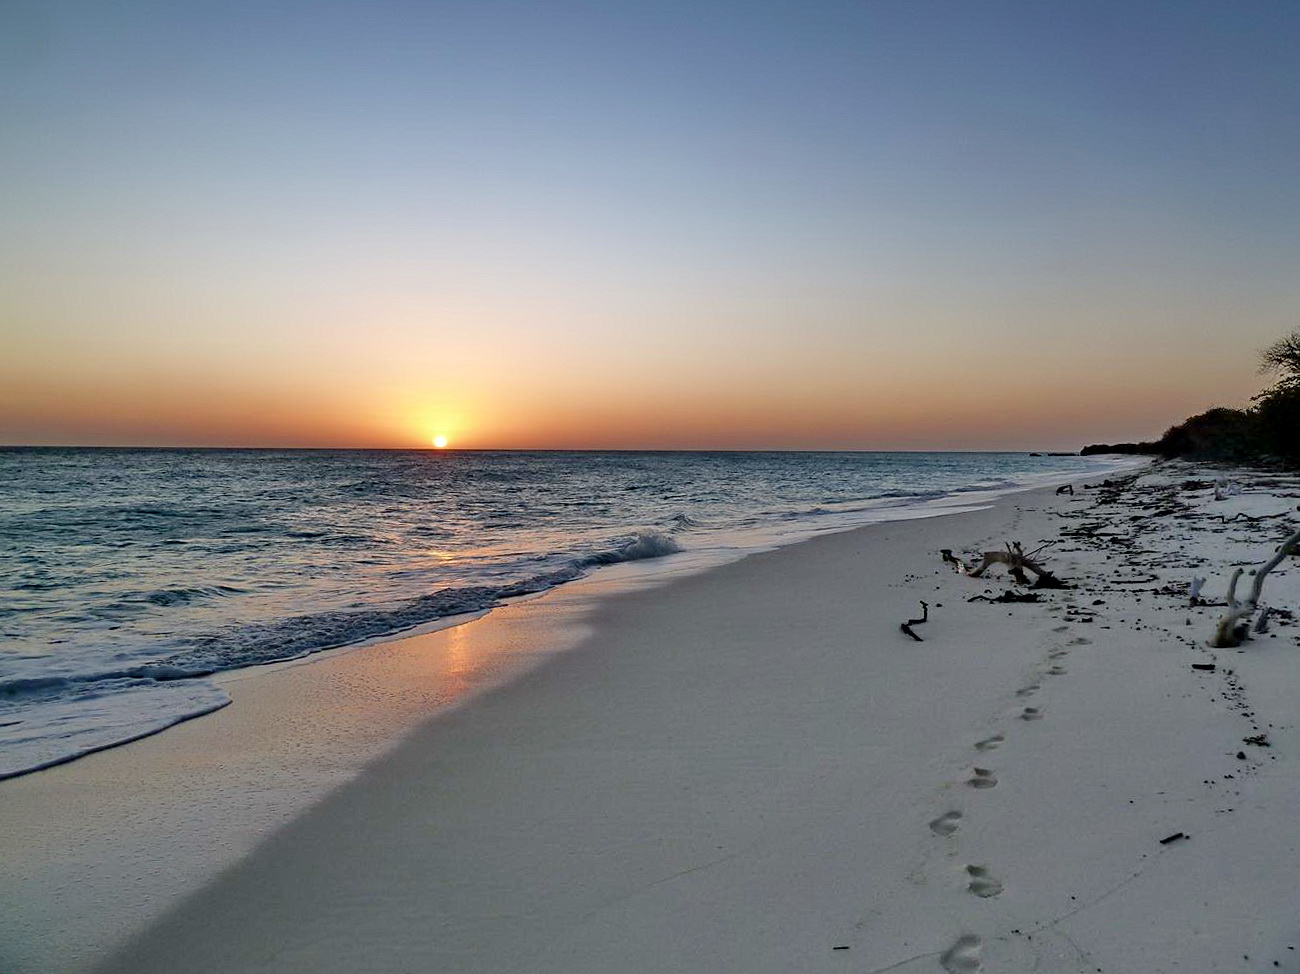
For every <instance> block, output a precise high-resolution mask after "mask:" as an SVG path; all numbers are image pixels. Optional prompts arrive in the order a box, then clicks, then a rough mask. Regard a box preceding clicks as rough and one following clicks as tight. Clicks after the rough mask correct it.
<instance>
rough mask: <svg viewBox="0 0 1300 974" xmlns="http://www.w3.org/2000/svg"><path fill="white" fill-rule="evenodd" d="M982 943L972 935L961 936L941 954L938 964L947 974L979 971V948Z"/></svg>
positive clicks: (964, 973)
mask: <svg viewBox="0 0 1300 974" xmlns="http://www.w3.org/2000/svg"><path fill="white" fill-rule="evenodd" d="M983 946H984V941H982V940H980V938H979V937H977V936H975V934H973V933H966V934H962V935H961V936H960V937H958V938H957V942H956V943H955V944H953V945H952V946H951V947H949V948H948V949H947V950H945V951H944V952H943V954H942V955H940V957H939V963H940V964H942V965H943V969H944V970H945V971H948V974H966V972H968V971H978V970H979V969H980V967H981V966H983V965H981V964H980V948H981V947H983Z"/></svg>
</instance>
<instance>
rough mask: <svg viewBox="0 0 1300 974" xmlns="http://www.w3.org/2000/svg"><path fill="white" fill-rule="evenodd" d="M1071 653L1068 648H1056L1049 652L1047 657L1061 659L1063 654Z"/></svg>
mask: <svg viewBox="0 0 1300 974" xmlns="http://www.w3.org/2000/svg"><path fill="white" fill-rule="evenodd" d="M1069 655H1070V651H1069V650H1068V649H1054V650H1052V651H1051V652H1050V653H1048V654H1047V658H1048V659H1060V658H1061V657H1062V656H1069Z"/></svg>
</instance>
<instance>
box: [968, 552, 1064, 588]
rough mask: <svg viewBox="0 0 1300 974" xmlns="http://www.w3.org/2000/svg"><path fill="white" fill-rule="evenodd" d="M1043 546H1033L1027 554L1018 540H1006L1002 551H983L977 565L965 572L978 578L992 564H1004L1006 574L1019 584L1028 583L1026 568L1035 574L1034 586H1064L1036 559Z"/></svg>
mask: <svg viewBox="0 0 1300 974" xmlns="http://www.w3.org/2000/svg"><path fill="white" fill-rule="evenodd" d="M1045 547H1046V545H1044V546H1043V547H1040V548H1035V549H1034V550H1033V551H1031V552H1029V554H1025V551H1024V549H1023V548H1022V547H1021V546H1020V542H1019V541H1011V542H1008V543H1007V546H1006V548H1005V549H1004V550H1002V551H986V552H984V556H983V559H982V560H981V561H980V563H979V565H978V566H977V567H975V568H974V569H972V570H971V571H970V572H968V573H967V574H968V575H970V576H971V578H979V577H980V576H981V575H983V574H984V572H985V571H987V570H988V569H989V568H991V567H992V566H993V565H1006V566H1007V572H1008V574H1010V575H1011V577H1012V578H1014V579H1015V580H1016V581H1017V582H1019V583H1020V584H1021V585H1028V584H1029V576H1028V575H1026V574H1025V570H1026V569H1028V570H1029V571H1031V572H1033V573H1034V575H1035V576H1036V581H1035V582H1034V585H1035V587H1036V588H1064V587H1065V584H1064V583H1063V582H1062V581H1061V580H1060V579H1058V578H1057V577H1056V576H1055V575H1053V574H1052V573H1051V572H1049V571H1048V570H1047V569H1046V568H1044V567H1043V566H1042V565H1041V564H1040V563H1039V562H1038V561H1037V560H1036V557H1037V555H1038V554H1039V553H1040V552H1041V551H1042V550H1043V548H1045Z"/></svg>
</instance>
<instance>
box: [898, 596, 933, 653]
mask: <svg viewBox="0 0 1300 974" xmlns="http://www.w3.org/2000/svg"><path fill="white" fill-rule="evenodd" d="M929 619H930V603H928V602H926V601H925V600H924V599H922V600H921V618H919V619H908V620H907V621H906V622H900V623H899V624H898V628H899V629H901V630H903V632H905V633H907V634H908V635H909V636H911V637H912V638H913V639H915V640H916V641H917V642H918V643H923V642H925V640H924V639H922V638H921V637H920V636H918V635H917V634H916V633H915V632H914V631H913V629H912V627H913V626H919V625H920V624H921V623H923V622H928V621H929Z"/></svg>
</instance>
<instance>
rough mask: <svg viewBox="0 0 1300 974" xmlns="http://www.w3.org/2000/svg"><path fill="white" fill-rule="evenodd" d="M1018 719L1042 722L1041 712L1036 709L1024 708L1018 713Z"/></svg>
mask: <svg viewBox="0 0 1300 974" xmlns="http://www.w3.org/2000/svg"><path fill="white" fill-rule="evenodd" d="M1020 719H1021V720H1042V719H1043V712H1042V711H1041V710H1039V709H1038V708H1037V707H1026V708H1025V709H1024V710H1022V711H1020Z"/></svg>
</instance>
